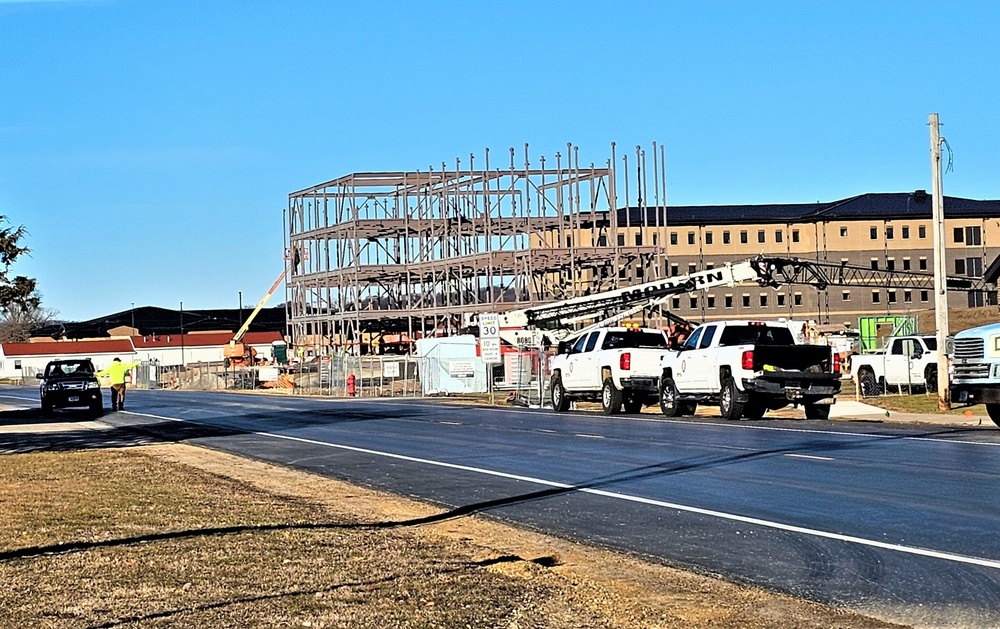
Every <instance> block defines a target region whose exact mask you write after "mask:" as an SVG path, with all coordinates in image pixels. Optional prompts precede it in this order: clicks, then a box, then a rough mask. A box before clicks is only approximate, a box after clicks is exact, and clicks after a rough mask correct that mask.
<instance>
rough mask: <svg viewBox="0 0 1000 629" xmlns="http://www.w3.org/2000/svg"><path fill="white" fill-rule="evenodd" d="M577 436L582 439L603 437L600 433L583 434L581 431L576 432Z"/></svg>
mask: <svg viewBox="0 0 1000 629" xmlns="http://www.w3.org/2000/svg"><path fill="white" fill-rule="evenodd" d="M576 436H577V437H583V438H584V439H604V437H603V436H601V435H585V434H583V433H582V432H578V433H576Z"/></svg>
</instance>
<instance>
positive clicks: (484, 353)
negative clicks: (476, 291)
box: [479, 312, 500, 364]
mask: <svg viewBox="0 0 1000 629" xmlns="http://www.w3.org/2000/svg"><path fill="white" fill-rule="evenodd" d="M479 354H480V356H481V357H482V359H483V362H484V363H487V364H489V363H498V362H500V315H498V314H496V313H495V312H490V313H485V314H481V315H479Z"/></svg>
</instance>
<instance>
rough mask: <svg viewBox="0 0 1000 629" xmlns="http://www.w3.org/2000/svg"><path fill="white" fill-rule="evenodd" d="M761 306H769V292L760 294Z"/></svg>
mask: <svg viewBox="0 0 1000 629" xmlns="http://www.w3.org/2000/svg"><path fill="white" fill-rule="evenodd" d="M760 307H761V308H767V293H761V294H760Z"/></svg>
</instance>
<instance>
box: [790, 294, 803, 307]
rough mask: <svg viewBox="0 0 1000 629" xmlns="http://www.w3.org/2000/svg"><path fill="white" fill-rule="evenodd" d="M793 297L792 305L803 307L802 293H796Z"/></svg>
mask: <svg viewBox="0 0 1000 629" xmlns="http://www.w3.org/2000/svg"><path fill="white" fill-rule="evenodd" d="M792 297H793V299H792V303H793V304H794V305H796V306H801V305H802V293H795V294H794V295H793V296H792Z"/></svg>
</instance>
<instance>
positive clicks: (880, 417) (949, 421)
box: [830, 399, 996, 427]
mask: <svg viewBox="0 0 1000 629" xmlns="http://www.w3.org/2000/svg"><path fill="white" fill-rule="evenodd" d="M830 419H833V420H841V421H881V422H886V423H900V424H935V425H938V426H987V427H996V424H994V423H993V420H992V419H990V418H989V417H988V416H987V415H985V414H980V415H973V414H970V415H968V416H966V415H957V414H949V413H935V414H931V413H897V412H895V411H887V410H885V409H883V408H879V407H877V406H872V405H871V404H865V403H864V402H856V401H854V400H842V399H838V400H837V403H836V404H834V405H833V407H832V408H831V409H830Z"/></svg>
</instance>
